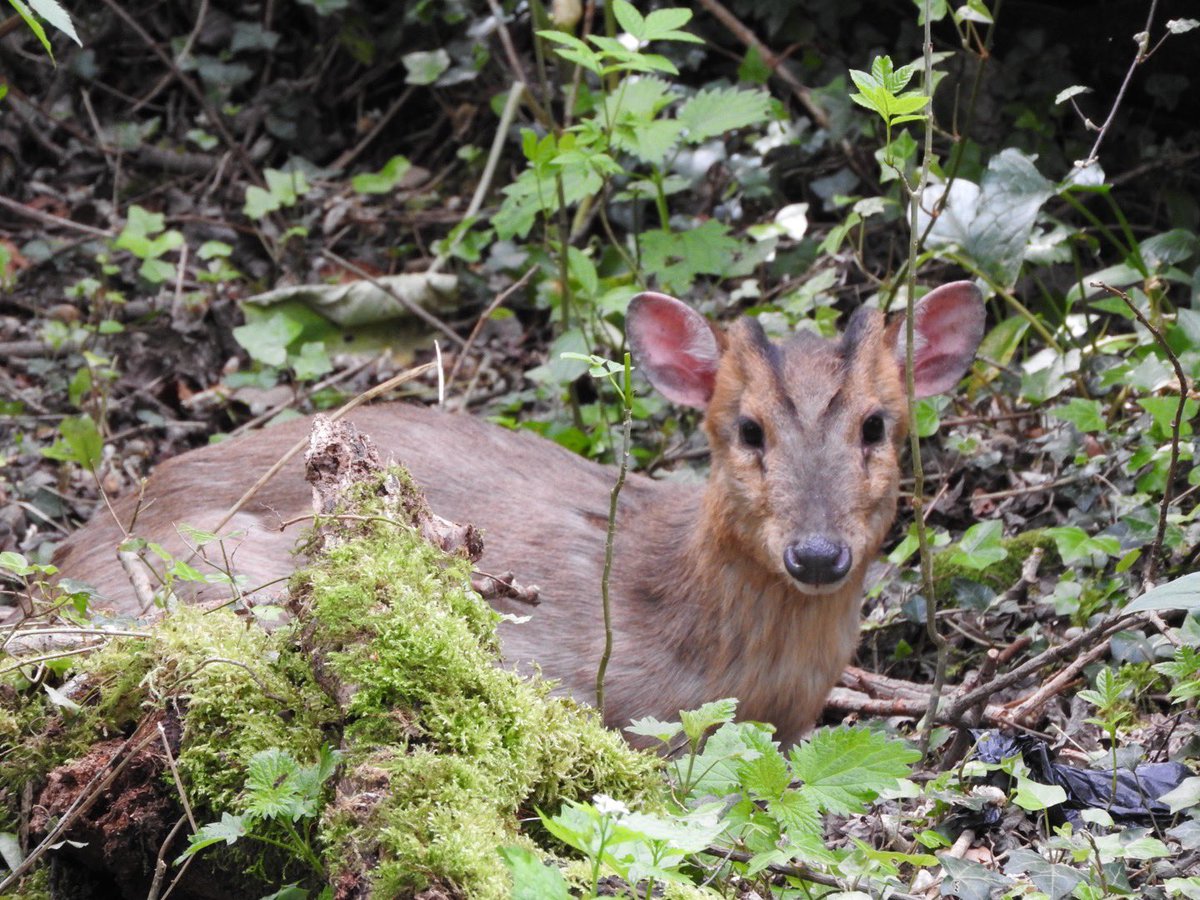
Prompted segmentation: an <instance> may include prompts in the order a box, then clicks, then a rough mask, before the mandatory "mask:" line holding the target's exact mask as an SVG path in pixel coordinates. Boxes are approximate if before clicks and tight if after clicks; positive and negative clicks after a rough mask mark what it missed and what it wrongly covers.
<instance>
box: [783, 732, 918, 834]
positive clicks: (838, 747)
mask: <svg viewBox="0 0 1200 900" xmlns="http://www.w3.org/2000/svg"><path fill="white" fill-rule="evenodd" d="M791 757H792V771H793V774H795V776H796V777H797V778H800V779H801V780H803V781H804V789H805V791H806V793H808V794H809V795H810V797H812V798H813V799H814V800H815V801H816V803H817V804H818V805H819V806H820V807H821V808H822V809H825V810H827V811H829V812H832V813H837V814H842V815H849V814H850V813H852V812H859V811H861V810H862V808H863V806H864V805H865V804H866V803H867V802H868V801H870V800H873V799H874V798H875V797H876V796H878V794H879V793H880V792H881V791H885V790H889V789H891V788H894V787H896V782H897V781H898V780H899V779H901V778H904V777H906V776H907V775H908V774H909V765H910V764H911V763H914V762H916V761H917V760H918V759H920V758H921V754H920V753H918V752H917V751H916V750H913V749H912V748H911V747H909V746H908V745H907V744H905V743H904V742H902V741H896V740H891V739H889V738H887V737H885V736H884V735H881V734H876V733H875V732H872V731H869V730H867V729H866V728H835V729H821V730H820V731H817V732H815V733H814V734H813V736H812V737H811V738H810V739H809V740H808V741H806V742H805V743H803V744H801V745H799V746H797V747H793V748H792V753H791Z"/></svg>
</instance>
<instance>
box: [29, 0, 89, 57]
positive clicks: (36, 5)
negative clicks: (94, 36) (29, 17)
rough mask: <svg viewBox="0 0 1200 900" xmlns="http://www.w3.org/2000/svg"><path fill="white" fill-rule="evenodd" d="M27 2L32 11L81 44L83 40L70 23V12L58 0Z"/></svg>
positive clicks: (32, 0) (31, 0)
mask: <svg viewBox="0 0 1200 900" xmlns="http://www.w3.org/2000/svg"><path fill="white" fill-rule="evenodd" d="M28 2H29V5H30V7H32V8H33V11H34V12H35V13H37V14H38V15H39V16H41V17H42V18H43V19H45V20H46V22H48V23H49V24H50V25H52V26H53V27H55V28H57V29H58V30H59V31H61V32H62V33H63V34H65V35H66V36H67V37H69V38H70V39H71V40H73V41H74V42H75V43H76V44H78V45H79V46H80V47H82V46H83V41H81V40H80V39H79V35H78V34H76V33H75V26H74V25H73V24H72V23H71V16H70V14H69V13H68V12H67V11H66V10H65V9H63V8H62V6H61V5H60V4H59V3H58V0H28Z"/></svg>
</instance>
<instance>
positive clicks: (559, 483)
mask: <svg viewBox="0 0 1200 900" xmlns="http://www.w3.org/2000/svg"><path fill="white" fill-rule="evenodd" d="M902 324H903V322H902V320H898V321H894V322H892V323H891V324H885V321H884V317H883V315H882V314H881V313H880V312H879V311H878V310H874V309H868V308H866V307H863V308H860V309H859V310H857V311H856V312H855V313H854V315H853V316H852V317H851V319H850V322H849V325H848V327H847V329H846V332H845V334H844V335H843V336H842V337H841V338H840V339H839V340H834V341H828V340H824V339H822V338H820V337H817V336H816V335H814V334H811V333H809V332H798V333H796V334H795V335H793V336H792V337H791V338H790V339H788V340H787V341H785V342H783V343H773V342H771V341H770V340H768V339H767V337H766V336H765V335H764V333H763V330H762V328H761V327H760V326H759V324H758V323H757V322H756V321H755V320H754V319H751V318H743V319H740V320H738V321H735V322H734V323H733V324H732V325H731V326H730V327H729V328H728V329H727V330H725V331H720V330H717V329H715V328H713V327H712V326H710V324H709V323H708V321H707V320H706V319H705V318H704V317H703V316H701V315H700V314H699V313H697V312H694V311H693V310H691V309H690V308H688V307H687V306H685V305H684V304H683V303H680V302H679V301H678V300H674V299H672V298H670V297H665V296H663V295H661V294H652V293H646V294H641V295H639V296H638V297H636V298H635V299H634V300H633V301H632V303H631V304H630V307H629V312H628V316H627V330H628V336H629V341H630V344H631V346H632V350H633V355H634V357H635V360H636V362H637V366H638V367H639V369H640V370H641V372H642V373H643V374H644V375H645V376H646V377H647V378H648V379H649V380H650V382H651V383H652V384H653V385H654V386H655V387H657V388H658V390H659V391H660V392H661V393H662V394H664V395H665V396H666V397H667V398H668V399H670V400H673V401H674V402H676V403H681V404H685V405H688V406H693V407H697V408H700V409H703V410H705V411H706V417H705V421H704V428H705V431H706V432H707V434H708V440H709V445H710V447H711V451H712V463H711V473H710V475H709V477H708V482H707V485H702V484H700V483H698V482H687V481H655V480H652V479H650V478H647V477H644V476H641V475H632V476H631V477H630V478H629V480H628V481H627V482H626V484H625V487H624V489H623V491H622V492H621V495H620V507H619V513H618V523H617V528H618V531H617V538H616V549H615V557H614V566H613V571H612V580H611V596H612V607H613V623H614V629H615V634H614V641H615V647H614V651H613V655H612V661H611V663H610V664H609V668H608V677H607V680H606V694H607V697H606V718H607V720H608V721H609V723H610V724H613V725H617V726H623V725H625V724H627V723H628V722H629V721H630V720H631V719H633V718H635V717H641V716H646V715H654V716H657V717H659V718H668V717H674V716H675V715H676V714H677V713H678V711H679V710H680V709H688V708H693V707H695V706H697V705H698V704H700V703H702V702H704V701H707V700H712V699H716V698H720V697H738V698H740V701H741V704H740V707H739V714H740V715H741V716H743V717H745V718H750V719H757V720H760V721H767V722H772V723H774V725H775V726H776V727H777V729H778V731H777V736H778V737H779V738H780V739H782V740H784V741H785V742H791V741H794V740H796V739H797V738H798V737H799V736H800V735H802V734H803V733H804V731H805V730H807V729H808V728H810V727H811V726H812V724H813V722H814V721H815V720H816V718H817V716H818V715H819V714H820V712H821V708H822V706H823V704H824V701H825V698H826V696H827V694H828V692H829V689H830V687H831V686H832V685H833V683H834V682H835V681H836V679H837V678H838V675H839V674H840V673H841V671H842V669H843V667H844V666H845V665H846V663H847V662H848V661H849V659H850V656H851V654H852V652H853V650H854V647H855V644H856V642H857V636H858V627H859V606H860V603H861V598H862V583H863V577H864V573H865V571H866V568H867V565H868V563H869V562H870V560H871V559H872V557H873V556H874V555H875V554H876V553H877V551H878V550H879V547H880V544H881V542H882V541H883V539H884V536H885V534H886V532H887V530H888V527H889V525H890V524H891V522H892V518H893V516H894V514H895V511H896V500H897V494H898V484H899V479H900V468H899V459H900V454H901V450H902V447H903V444H904V438H905V434H906V431H907V424H908V423H907V407H906V403H905V392H904V346H905V341H904V331H903V329H902V327H901V326H902ZM983 326H984V310H983V305H982V303H981V300H980V296H979V292H978V291H977V290H976V289H975V287H974V286H973V285H971V284H970V283H968V282H957V283H954V284H948V285H945V286H943V287H940V288H938V289H936V290H934V291H932V292H931V293H929V294H928V295H926V296H925V297H924V298H923V299H922V300H921V301H920V302H919V303H918V304H917V306H916V316H915V348H914V349H915V367H914V368H915V372H914V374H915V386H916V393H917V395H918V396H928V395H931V394H935V393H940V392H942V391H946V390H949V389H950V388H952V387H954V386H955V384H956V383H957V382H958V380H959V378H960V377H961V376H962V375H963V373H964V371H965V370H966V368H967V366H968V365H969V364H970V362H971V360H972V358H973V357H974V353H975V349H976V347H977V345H978V344H979V341H980V338H981V337H982V335H983ZM351 420H352V421H353V422H354V423H355V424H356V425H357V426H358V427H359V428H360V429H361V430H362V431H364V432H366V433H367V434H369V435H371V436H372V437H373V438H374V440H375V442H376V443H377V445H378V446H379V448H380V450H381V452H382V454H383V455H384V456H385V457H386V456H387V455H388V454H391V455H392V456H394V458H395V459H397V460H398V461H400V462H402V463H403V464H404V465H406V466H408V468H409V469H410V470H411V472H412V474H413V475H414V477H415V478H416V480H417V482H418V483H419V484H421V485H422V486H423V487H424V488H425V491H426V494H427V496H428V499H429V502H430V505H431V507H432V508H433V510H434V512H436V513H438V514H440V515H442V516H443V517H445V518H448V519H451V520H454V521H459V522H472V523H475V524H476V525H478V526H479V527H480V528H482V529H483V530H484V544H485V547H484V556H483V558H482V560H481V561H480V568H481V569H482V570H484V571H488V572H500V571H504V570H512V571H513V572H515V573H516V574H517V577H518V579H519V580H520V581H521V582H522V583H525V584H536V585H538V586H540V588H541V603H540V605H538V606H536V607H529V606H518V607H515V608H511V607H510V608H507V609H505V604H504V603H503V602H498V603H497V605H498V606H499V607H500V608H502V609H505V611H509V612H515V613H518V614H520V615H521V616H529V617H530V618H529V621H527V622H523V623H519V624H518V623H505V624H503V625H502V626H501V642H502V647H503V654H504V657H505V660H506V661H507V662H509V663H511V664H518V665H519V664H522V663H527V662H529V661H535V662H537V663H538V664H539V665H540V666H541V668H542V671H543V672H544V673H545V674H546V675H547V676H549V677H552V678H556V679H559V680H560V681H561V683H562V686H563V687H564V688H565V689H566V690H568V691H569V692H571V693H572V694H574V695H575V696H576V697H578V698H580V699H582V700H585V701H590V700H593V699H594V694H593V691H594V683H595V677H596V666H597V661H598V660H599V658H600V654H601V649H602V647H603V645H604V629H603V624H602V621H603V620H602V612H601V604H600V581H601V572H602V567H603V559H604V539H605V531H606V526H607V516H608V506H609V492H610V490H611V488H612V486H613V482H614V479H615V476H616V473H615V470H614V469H612V468H609V467H605V466H601V465H597V464H595V463H592V462H589V461H587V460H585V459H582V458H580V457H578V456H575V455H574V454H572V453H570V452H568V451H567V450H565V449H563V448H562V447H560V446H558V445H556V444H554V443H551V442H550V441H547V440H544V439H542V438H540V437H537V436H534V435H532V434H529V433H524V432H514V431H506V430H504V429H502V428H499V427H496V426H493V425H490V424H488V423H486V422H482V421H479V420H476V419H472V418H469V417H466V416H455V415H448V414H445V413H442V412H439V411H436V410H433V409H426V408H422V407H418V406H412V405H406V404H386V405H381V406H376V407H372V408H367V409H363V410H361V411H357V412H355V413H353V414H352V415H351ZM308 427H309V423H308V421H306V420H295V421H291V422H287V423H284V424H281V425H278V426H275V427H272V428H269V429H266V430H264V431H260V432H257V433H255V434H252V435H249V436H246V437H241V438H237V439H235V440H231V441H228V442H226V443H223V444H217V445H214V446H210V447H206V448H203V449H200V450H195V451H192V452H190V453H185V454H183V455H181V456H179V457H176V458H174V459H171V460H168V461H167V462H165V463H163V464H162V465H161V466H159V467H158V469H157V470H156V471H155V472H154V474H153V475H152V476H151V477H150V479H149V481H148V482H147V483H146V486H145V499H144V501H143V505H142V510H141V513H140V515H139V516H138V519H137V523H136V532H137V534H139V535H140V536H143V537H147V538H150V539H153V540H156V541H159V542H161V543H162V544H163V545H165V546H166V547H167V548H168V549H169V550H170V551H171V552H173V553H175V554H177V555H179V556H181V557H182V556H186V555H187V548H186V546H185V544H184V543H183V541H182V539H181V538H180V537H179V536H178V535H177V534H176V525H177V524H178V523H186V524H189V525H192V526H195V527H197V528H201V529H211V528H212V527H213V525H214V524H215V523H216V522H217V521H218V520H219V519H220V518H221V516H222V515H223V513H224V512H225V510H227V509H228V508H229V507H230V506H232V505H233V503H234V502H235V501H236V500H237V498H238V497H240V496H241V494H242V493H243V492H244V491H245V490H246V488H247V487H248V486H249V485H251V484H252V483H253V482H254V481H255V480H256V479H257V478H258V477H259V476H260V475H261V474H262V473H263V472H264V471H265V470H266V469H267V468H268V467H269V466H270V465H271V464H272V463H274V462H275V461H276V460H277V459H278V458H279V457H280V456H281V455H282V453H283V451H284V450H285V449H286V448H288V447H289V446H291V445H292V444H293V443H295V442H296V441H297V440H298V439H300V438H301V437H303V435H304V434H305V432H306V430H307V429H308ZM301 466H302V463H301V462H300V461H299V460H298V459H297V460H296V461H294V462H293V463H291V464H289V466H288V467H287V468H285V469H284V470H283V471H282V472H280V473H279V474H278V475H277V476H276V477H275V478H274V480H273V481H271V482H269V483H267V484H266V485H265V487H264V488H263V489H262V490H261V491H259V493H258V494H256V495H255V497H254V498H253V500H252V501H251V502H250V503H249V504H248V508H244V509H243V510H242V511H241V512H239V513H238V514H237V515H236V517H235V518H234V519H233V520H232V521H231V522H230V524H229V529H230V530H232V531H235V532H240V533H241V534H240V535H239V536H237V537H234V538H231V539H230V540H229V541H227V542H226V551H227V555H228V556H229V557H230V558H231V560H232V565H233V567H234V569H235V571H236V572H237V573H239V574H242V575H245V576H246V577H247V583H248V584H251V585H259V584H262V583H265V582H267V581H270V580H272V579H277V578H280V577H282V576H285V575H287V574H288V573H289V572H290V571H291V570H292V569H293V568H294V567H295V566H296V562H295V560H294V558H293V556H292V555H291V552H290V551H291V550H292V547H293V545H294V543H295V541H296V537H297V531H298V528H294V529H292V530H291V532H290V533H281V532H280V531H279V530H278V526H279V523H280V522H281V521H284V520H288V519H291V518H294V517H296V516H299V515H301V514H303V513H305V512H307V511H310V509H309V507H310V491H309V487H308V485H307V484H306V483H305V482H304V480H303V478H302V475H301ZM135 503H136V498H133V497H127V498H125V499H124V500H123V501H121V502H119V503H117V504H116V507H115V512H116V515H117V516H119V517H121V519H122V521H124V522H126V523H128V521H129V520H130V518H131V516H132V513H133V510H134V508H135ZM121 539H122V534H121V532H120V529H119V528H118V527H117V526H116V524H115V523H114V522H113V519H112V516H111V515H110V514H109V513H108V512H104V513H102V514H101V515H100V516H99V517H98V518H97V519H96V521H93V522H92V523H91V524H90V525H88V526H87V527H85V528H83V529H82V530H80V531H79V532H77V533H76V534H75V535H73V536H72V537H71V538H70V539H69V540H67V541H66V542H65V543H64V544H63V546H62V548H61V550H60V552H59V555H58V558H57V559H56V562H57V564H58V565H59V568H60V570H61V571H62V572H63V574H65V575H67V576H70V577H72V578H76V579H81V580H85V581H89V582H91V583H93V584H94V585H95V586H96V587H97V588H98V589H99V590H100V592H101V595H102V597H103V600H101V601H100V602H99V603H98V605H99V606H101V607H103V606H105V605H108V606H111V608H113V609H114V610H116V611H119V612H122V613H136V612H137V611H138V610H137V606H136V601H135V600H134V599H133V592H132V591H131V590H130V587H129V583H128V580H127V577H126V575H125V574H124V572H123V570H122V568H121V566H120V565H119V563H118V560H117V558H116V552H115V548H116V547H117V545H118V543H119V542H120V541H121ZM206 590H209V591H210V596H211V591H212V590H213V588H211V587H210V588H206Z"/></svg>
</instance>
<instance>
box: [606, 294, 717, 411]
mask: <svg viewBox="0 0 1200 900" xmlns="http://www.w3.org/2000/svg"><path fill="white" fill-rule="evenodd" d="M625 331H626V334H627V335H628V337H629V344H630V347H631V348H632V349H633V357H634V360H635V361H636V362H637V364H638V366H639V367H640V368H641V370H642V372H643V373H644V374H645V375H646V377H647V378H648V379H649V380H650V383H651V384H653V385H654V386H655V387H656V388H657V389H658V391H659V392H660V393H661V394H662V395H663V396H664V397H666V398H667V399H668V400H671V401H673V402H675V403H682V404H684V405H686V406H695V407H698V408H700V409H703V408H704V407H705V406H707V405H708V401H709V399H710V398H711V397H712V393H713V386H714V384H715V380H716V375H717V365H718V363H719V362H720V359H721V350H720V347H719V346H718V344H717V338H716V335H715V334H714V333H713V330H712V327H711V326H710V325H709V324H708V320H707V319H705V318H704V316H702V315H700V314H699V313H698V312H696V311H695V310H693V309H692V308H691V307H689V306H687V305H686V304H684V303H680V302H679V301H678V300H676V299H675V298H674V297H668V296H666V295H665V294H654V293H644V294H638V295H637V296H636V297H634V298H633V300H631V301H630V303H629V312H628V313H627V314H626V318H625Z"/></svg>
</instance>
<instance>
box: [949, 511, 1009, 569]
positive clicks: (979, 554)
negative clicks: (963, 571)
mask: <svg viewBox="0 0 1200 900" xmlns="http://www.w3.org/2000/svg"><path fill="white" fill-rule="evenodd" d="M1003 534H1004V525H1003V524H1002V523H1000V522H997V521H995V520H993V521H990V522H979V523H978V524H976V525H972V526H971V527H970V528H968V529H967V530H966V532H965V533H964V534H963V536H962V540H961V541H959V543H958V550H956V551H955V552H954V555H953V556H951V558H950V561H951V562H952V563H954V564H955V565H959V566H964V567H966V568H968V569H975V570H976V571H981V570H983V569H986V568H987V567H988V566H990V565H992V564H993V563H998V562H1000V560H1002V559H1006V558H1007V557H1008V551H1007V550H1005V549H1004V545H1003V544H1002V543H1001V538H1002V536H1003Z"/></svg>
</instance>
